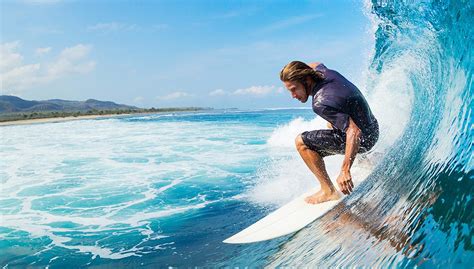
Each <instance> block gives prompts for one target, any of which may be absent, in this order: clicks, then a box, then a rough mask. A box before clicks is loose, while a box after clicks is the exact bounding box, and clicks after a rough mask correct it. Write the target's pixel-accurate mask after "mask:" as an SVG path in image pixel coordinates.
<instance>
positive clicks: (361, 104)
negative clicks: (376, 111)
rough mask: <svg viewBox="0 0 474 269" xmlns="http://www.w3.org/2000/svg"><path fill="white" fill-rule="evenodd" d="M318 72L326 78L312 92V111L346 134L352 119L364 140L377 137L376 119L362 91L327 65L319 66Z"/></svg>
mask: <svg viewBox="0 0 474 269" xmlns="http://www.w3.org/2000/svg"><path fill="white" fill-rule="evenodd" d="M316 70H317V71H320V72H321V73H323V74H324V77H325V79H324V80H323V81H321V82H319V83H317V84H316V85H315V86H314V87H313V89H312V95H313V111H314V112H315V113H316V114H318V115H319V116H321V117H322V118H323V119H325V120H327V121H328V122H330V123H331V124H332V126H333V128H334V129H337V130H339V131H340V132H342V133H344V134H345V132H346V130H347V127H348V126H349V117H351V119H352V120H353V121H354V122H355V124H356V125H357V127H359V129H360V130H361V131H362V136H363V137H364V136H365V137H367V136H369V137H370V136H371V135H374V133H377V136H378V123H377V120H376V119H375V117H374V115H373V114H372V111H371V110H370V108H369V105H368V104H367V101H366V100H365V98H364V96H363V95H362V93H361V92H360V91H359V89H358V88H357V87H356V86H355V85H354V84H352V83H351V82H350V81H349V80H347V79H346V78H345V77H343V76H342V75H341V74H339V73H338V72H337V71H334V70H331V69H329V68H327V67H326V66H325V65H324V64H319V65H318V66H317V67H316Z"/></svg>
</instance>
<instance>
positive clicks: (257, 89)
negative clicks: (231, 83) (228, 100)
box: [232, 86, 275, 96]
mask: <svg viewBox="0 0 474 269" xmlns="http://www.w3.org/2000/svg"><path fill="white" fill-rule="evenodd" d="M274 89H275V86H251V87H249V88H245V89H238V90H235V91H234V92H232V94H235V95H255V96H265V95H268V94H270V93H272V92H273V91H274Z"/></svg>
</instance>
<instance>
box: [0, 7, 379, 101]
mask: <svg viewBox="0 0 474 269" xmlns="http://www.w3.org/2000/svg"><path fill="white" fill-rule="evenodd" d="M0 14H1V19H0V20H1V36H0V37H1V40H0V42H1V51H0V74H1V77H0V80H1V94H8V95H15V96H19V97H21V98H24V99H27V100H47V99H66V100H86V99H89V98H93V99H98V100H103V101H113V102H116V103H121V104H128V105H134V106H138V107H144V108H149V107H182V106H198V107H213V108H242V109H248V108H277V107H308V106H310V104H309V103H306V104H301V103H300V102H299V101H298V100H296V99H292V98H291V96H290V94H289V93H288V92H287V90H286V89H285V88H284V85H283V84H282V82H281V81H280V79H279V73H280V70H281V69H282V68H283V66H285V65H286V64H287V63H289V62H290V61H293V60H299V61H304V62H308V63H309V62H323V63H324V64H325V65H326V66H327V67H329V68H331V69H336V70H337V71H339V72H340V73H342V74H343V75H344V76H346V77H347V78H348V79H349V80H351V81H353V82H354V83H355V84H356V85H358V86H360V85H361V84H363V72H364V71H365V69H366V65H367V62H368V59H369V54H370V51H371V49H372V47H373V36H372V35H373V34H371V33H370V27H371V25H370V21H369V19H368V18H367V16H366V15H364V14H365V11H364V3H363V2H362V1H356V0H344V1H337V0H332V1H330V0H314V1H263V0H262V1H217V0H215V1H198V0H189V1H181V0H177V1H171V0H170V1H151V0H147V1H140V0H135V1H124V0H118V1H112V0H98V1H92V0H82V1H79V0H69V1H66V0H17V1H11V0H3V1H1V2H0Z"/></svg>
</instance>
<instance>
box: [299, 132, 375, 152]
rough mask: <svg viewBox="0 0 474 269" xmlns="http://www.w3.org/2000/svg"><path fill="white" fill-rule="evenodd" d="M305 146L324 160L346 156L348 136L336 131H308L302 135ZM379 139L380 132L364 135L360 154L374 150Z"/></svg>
mask: <svg viewBox="0 0 474 269" xmlns="http://www.w3.org/2000/svg"><path fill="white" fill-rule="evenodd" d="M301 138H302V139H303V142H304V144H305V145H306V146H307V147H308V148H309V149H311V150H313V151H316V152H317V153H318V154H319V155H320V156H321V157H322V158H324V157H326V156H330V155H335V154H344V153H345V150H346V134H345V133H343V132H340V131H337V130H334V129H329V130H328V129H325V130H314V131H306V132H303V133H302V134H301ZM378 138H379V134H378V130H377V131H375V132H373V133H371V134H369V135H364V134H363V135H362V136H361V141H360V144H359V151H358V153H364V152H367V151H369V150H370V149H372V147H373V146H374V145H375V143H376V142H377V140H378Z"/></svg>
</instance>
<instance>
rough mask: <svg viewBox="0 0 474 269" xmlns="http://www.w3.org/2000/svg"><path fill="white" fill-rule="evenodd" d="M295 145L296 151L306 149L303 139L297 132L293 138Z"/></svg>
mask: <svg viewBox="0 0 474 269" xmlns="http://www.w3.org/2000/svg"><path fill="white" fill-rule="evenodd" d="M295 146H296V149H297V150H298V151H300V150H304V149H306V144H305V143H304V141H303V138H302V137H301V135H300V134H299V135H298V136H296V139H295Z"/></svg>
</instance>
